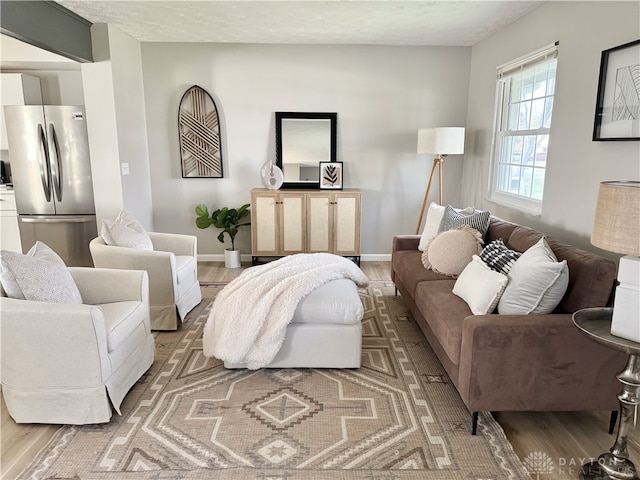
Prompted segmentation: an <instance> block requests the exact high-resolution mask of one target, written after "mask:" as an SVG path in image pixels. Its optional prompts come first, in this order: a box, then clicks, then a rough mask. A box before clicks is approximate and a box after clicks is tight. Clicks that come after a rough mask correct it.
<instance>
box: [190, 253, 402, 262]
mask: <svg viewBox="0 0 640 480" xmlns="http://www.w3.org/2000/svg"><path fill="white" fill-rule="evenodd" d="M240 259H241V261H243V262H250V261H251V255H241V256H240ZM198 261H199V262H224V253H203V254H200V255H198ZM360 261H362V262H390V261H391V254H390V253H367V254H364V255H361V256H360Z"/></svg>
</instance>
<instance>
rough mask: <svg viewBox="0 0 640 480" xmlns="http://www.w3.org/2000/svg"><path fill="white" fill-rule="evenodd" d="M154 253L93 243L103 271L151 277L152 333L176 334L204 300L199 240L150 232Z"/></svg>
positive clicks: (96, 261) (96, 262)
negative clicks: (143, 272)
mask: <svg viewBox="0 0 640 480" xmlns="http://www.w3.org/2000/svg"><path fill="white" fill-rule="evenodd" d="M148 235H149V238H150V239H151V242H152V243H153V250H142V249H136V248H127V247H118V246H115V245H107V244H106V243H105V241H104V240H103V238H102V237H97V238H94V239H93V240H91V242H90V243H89V249H90V250H91V257H92V258H93V264H94V265H95V266H96V267H99V268H117V269H133V270H146V271H147V272H148V274H149V305H150V310H151V330H176V329H177V328H178V325H179V324H180V323H181V322H182V320H184V318H185V317H186V315H187V313H189V312H190V311H191V310H192V309H193V308H194V307H195V306H196V305H198V304H199V303H200V301H201V300H202V294H201V292H200V284H199V283H198V261H197V239H196V237H195V236H192V235H181V234H175V233H158V232H148Z"/></svg>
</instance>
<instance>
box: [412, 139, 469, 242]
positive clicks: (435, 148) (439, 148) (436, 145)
mask: <svg viewBox="0 0 640 480" xmlns="http://www.w3.org/2000/svg"><path fill="white" fill-rule="evenodd" d="M418 153H430V154H435V155H437V157H436V158H434V159H433V167H431V175H429V183H427V191H426V192H425V193H424V200H423V201H422V208H421V209H420V218H419V219H418V226H417V227H416V235H418V234H419V233H420V226H421V225H422V217H424V211H425V208H426V207H427V199H428V197H429V191H430V190H431V183H432V182H433V174H434V173H435V172H436V168H437V169H438V184H439V185H438V187H439V188H438V203H439V204H440V205H442V164H443V163H444V157H446V156H447V155H460V154H462V153H464V127H437V128H421V129H420V130H418Z"/></svg>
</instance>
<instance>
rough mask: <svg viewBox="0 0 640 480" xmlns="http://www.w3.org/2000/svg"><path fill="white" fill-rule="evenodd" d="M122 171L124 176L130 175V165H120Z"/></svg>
mask: <svg viewBox="0 0 640 480" xmlns="http://www.w3.org/2000/svg"><path fill="white" fill-rule="evenodd" d="M120 169H121V170H122V175H123V176H124V175H129V164H128V163H121V164H120Z"/></svg>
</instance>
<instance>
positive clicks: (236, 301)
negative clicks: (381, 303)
mask: <svg viewBox="0 0 640 480" xmlns="http://www.w3.org/2000/svg"><path fill="white" fill-rule="evenodd" d="M339 278H348V279H351V280H353V281H354V282H355V283H356V284H357V285H358V286H360V287H364V286H366V285H367V284H368V282H369V280H368V279H367V277H366V275H365V274H364V273H363V272H362V270H360V269H359V268H358V267H357V266H356V265H355V264H354V263H353V262H352V261H351V260H348V259H346V258H343V257H339V256H337V255H333V254H330V253H311V254H304V253H301V254H297V255H290V256H287V257H283V258H281V259H279V260H275V261H273V262H270V263H267V264H264V265H259V266H256V267H252V268H249V269H247V270H245V271H244V272H242V274H240V276H239V277H237V278H236V279H234V280H233V281H231V282H230V283H229V284H228V285H227V286H226V287H225V288H223V289H222V291H221V292H220V293H219V294H218V296H217V297H216V299H215V301H214V303H213V306H212V307H211V313H210V314H209V318H208V319H207V324H206V325H205V327H204V332H203V336H202V346H203V352H204V355H205V356H207V357H216V358H218V359H220V360H223V361H225V362H232V363H246V365H247V368H249V369H252V370H255V369H258V368H262V367H264V366H266V365H268V364H269V363H271V361H272V360H273V359H274V357H275V356H276V354H277V353H278V351H279V350H280V347H281V346H282V342H283V341H284V336H285V330H286V328H287V325H288V324H289V322H290V321H291V320H292V318H293V315H294V314H295V311H296V307H297V306H298V303H299V302H300V300H302V299H303V298H304V297H305V296H306V295H307V294H309V293H310V292H312V291H313V290H315V289H316V288H317V287H319V286H321V285H323V284H325V283H327V282H330V281H331V280H336V279H339Z"/></svg>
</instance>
